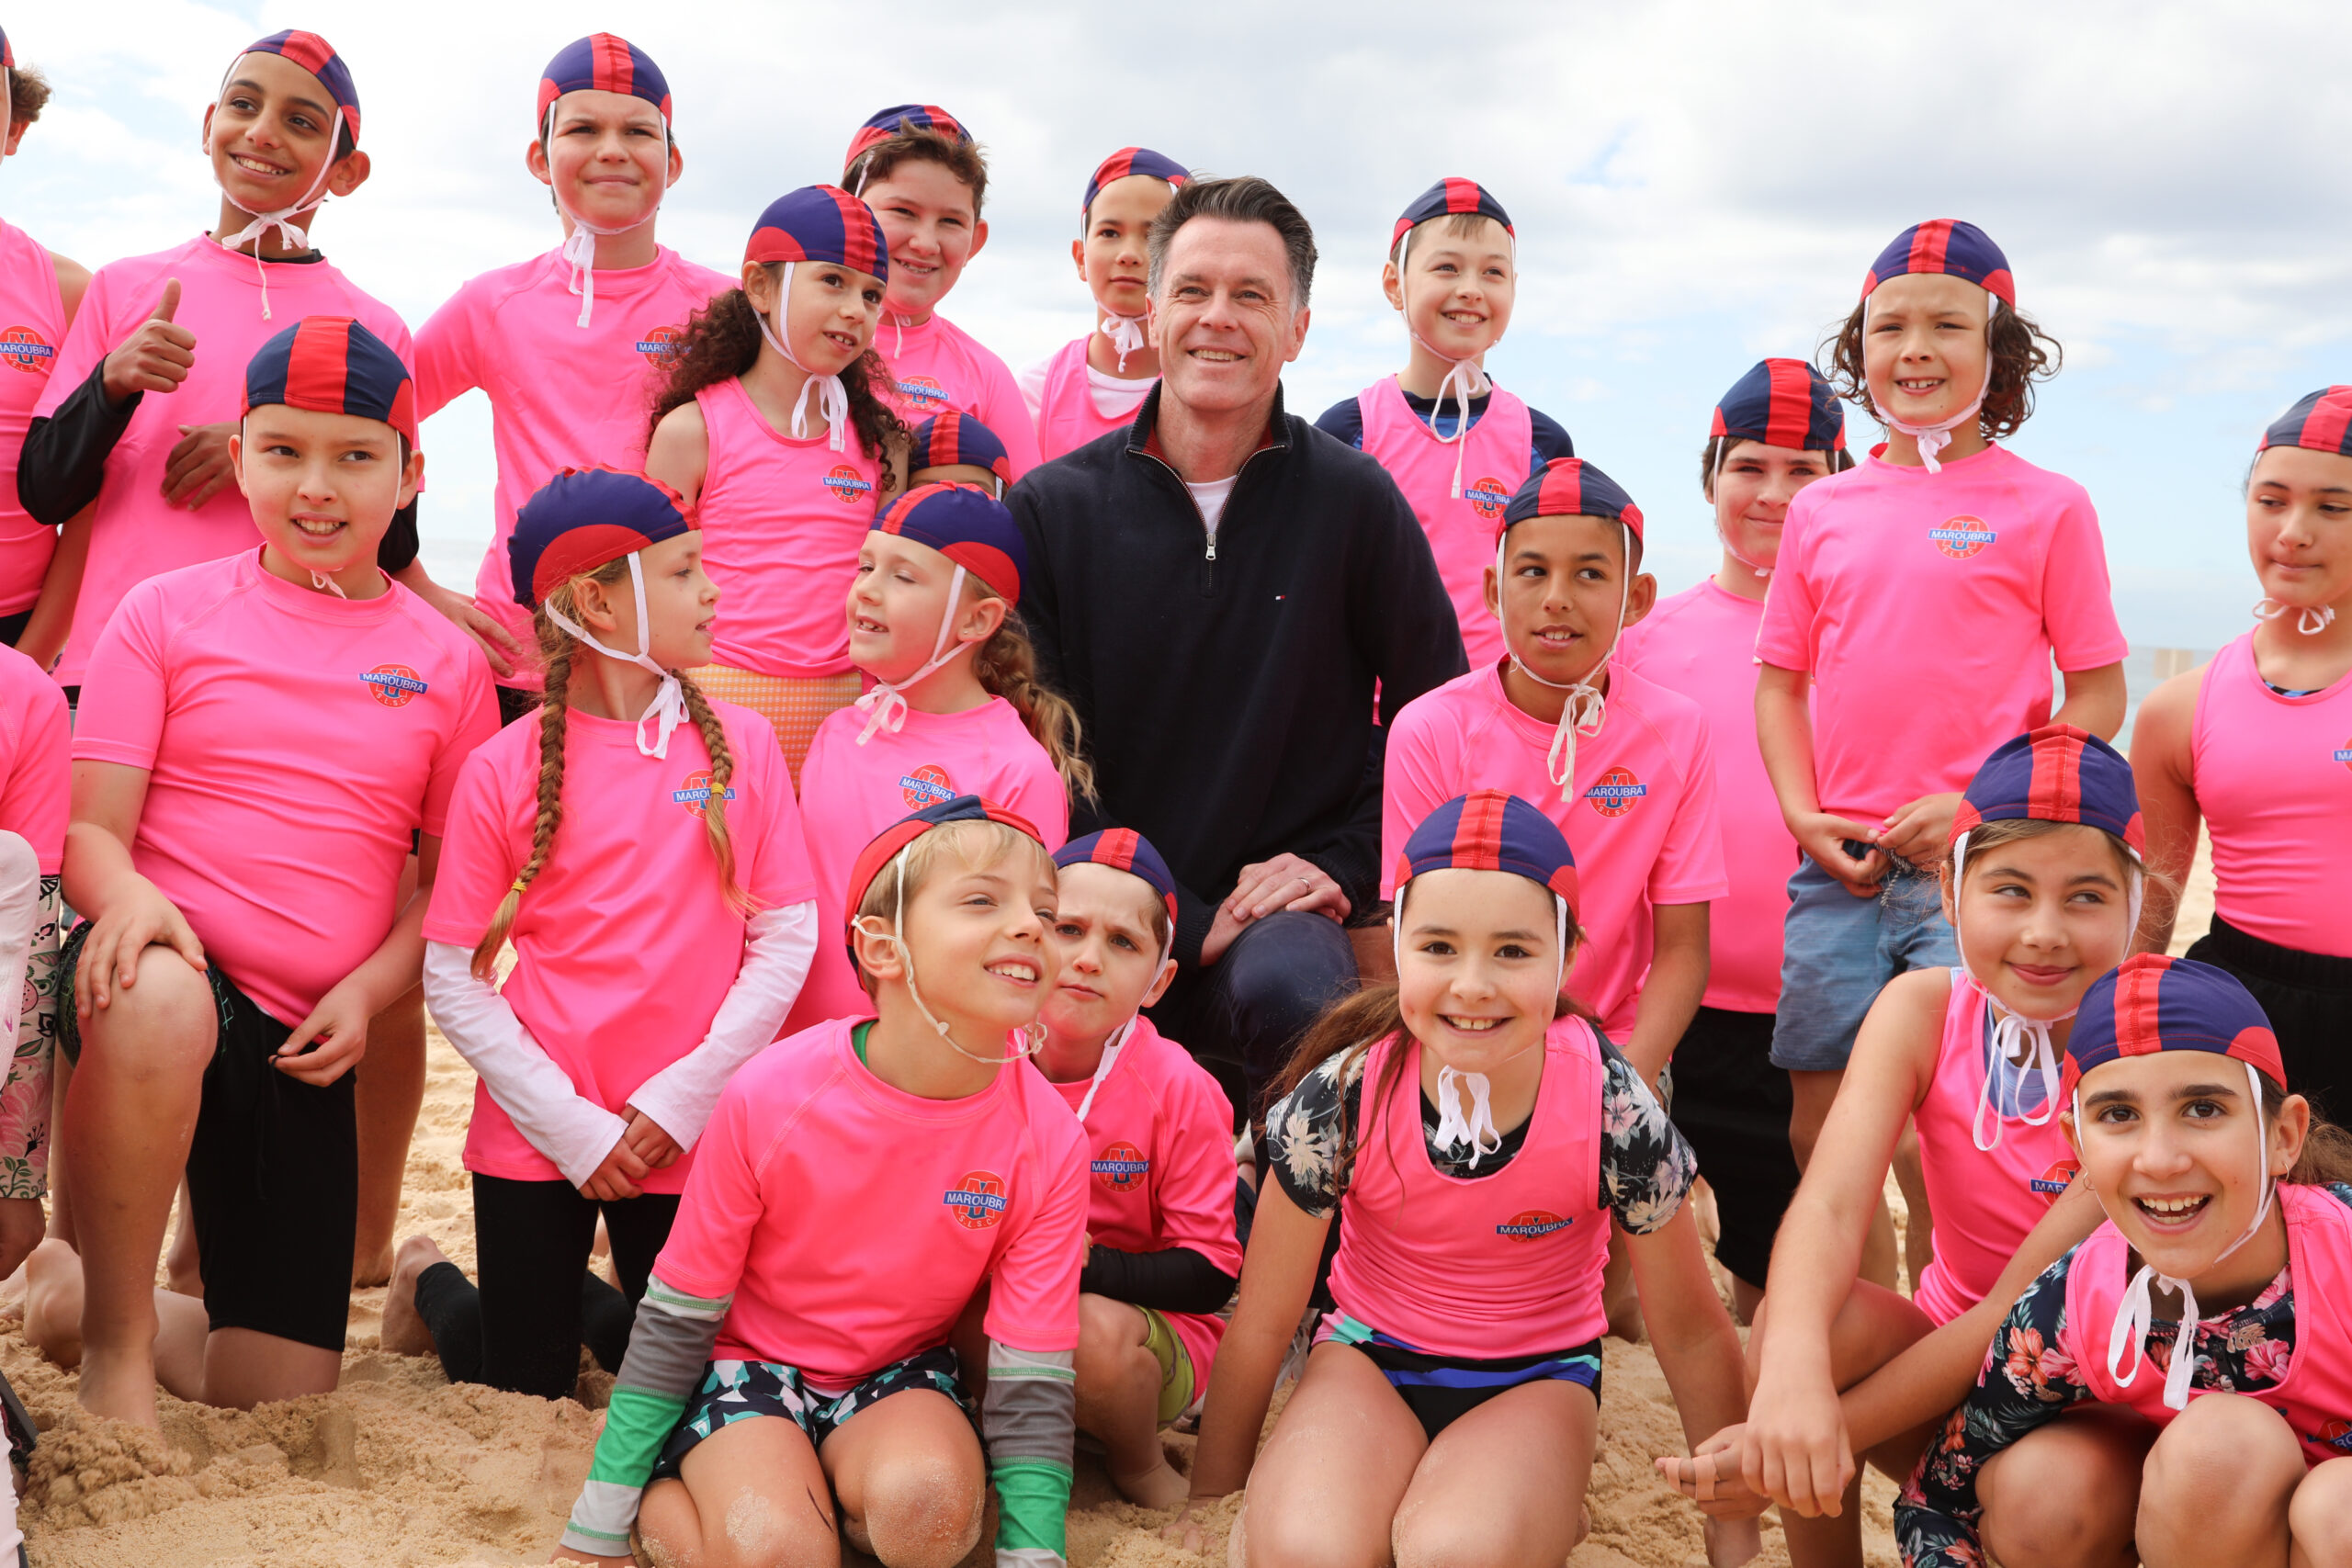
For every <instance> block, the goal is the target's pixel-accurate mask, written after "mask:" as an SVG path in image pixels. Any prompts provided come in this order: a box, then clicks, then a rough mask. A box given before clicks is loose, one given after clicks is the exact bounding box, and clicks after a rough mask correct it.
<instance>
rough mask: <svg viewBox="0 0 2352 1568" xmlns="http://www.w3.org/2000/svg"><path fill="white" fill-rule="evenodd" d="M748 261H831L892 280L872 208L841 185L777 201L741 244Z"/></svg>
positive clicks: (811, 189)
mask: <svg viewBox="0 0 2352 1568" xmlns="http://www.w3.org/2000/svg"><path fill="white" fill-rule="evenodd" d="M743 259H744V260H745V261H747V262H763V263H765V262H833V263H836V264H838V265H842V266H846V267H852V268H854V269H855V270H857V271H859V272H863V273H866V274H869V275H871V276H875V277H878V278H880V279H882V281H884V282H885V283H888V281H889V280H890V247H889V243H888V242H887V241H885V240H884V239H883V237H882V224H881V221H880V220H878V219H876V217H875V216H874V209H872V208H870V207H868V206H866V205H865V203H864V202H862V201H860V200H858V199H857V197H854V196H852V195H850V193H849V192H847V191H845V190H843V189H842V187H841V186H801V187H800V188H799V189H798V190H796V191H788V192H786V194H785V195H783V196H780V197H776V198H775V200H774V201H771V202H769V203H768V205H767V209H766V210H764V211H763V212H762V213H761V214H760V220H759V221H758V222H756V223H754V224H752V237H751V238H750V239H749V240H746V241H745V242H744V243H743Z"/></svg>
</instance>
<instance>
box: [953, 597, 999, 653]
mask: <svg viewBox="0 0 2352 1568" xmlns="http://www.w3.org/2000/svg"><path fill="white" fill-rule="evenodd" d="M1010 608H1011V606H1010V605H1008V604H1005V602H1004V601H1003V600H1001V599H1000V598H998V597H996V595H994V594H992V593H991V594H990V595H989V596H988V597H987V598H985V599H980V600H976V601H975V602H974V603H973V604H972V607H971V608H970V609H968V610H967V611H965V612H964V617H963V624H962V625H960V626H957V627H956V637H957V639H958V640H960V641H963V642H986V641H988V639H989V638H990V637H994V636H996V633H997V628H998V627H999V626H1002V625H1004V617H1005V615H1006V613H1007V612H1008V611H1009V610H1010Z"/></svg>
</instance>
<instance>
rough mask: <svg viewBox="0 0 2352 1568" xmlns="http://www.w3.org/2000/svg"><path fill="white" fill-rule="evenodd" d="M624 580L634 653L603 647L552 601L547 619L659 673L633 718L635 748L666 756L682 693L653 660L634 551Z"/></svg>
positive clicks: (682, 709)
mask: <svg viewBox="0 0 2352 1568" xmlns="http://www.w3.org/2000/svg"><path fill="white" fill-rule="evenodd" d="M628 580H629V584H630V586H632V587H633V588H635V589H636V590H637V651H636V652H635V653H623V652H621V651H620V650H619V649H612V648H606V647H605V645H604V644H603V643H601V642H598V641H597V640H596V639H595V638H594V637H591V636H590V635H589V634H588V628H587V627H585V626H575V625H574V624H573V623H572V620H571V616H569V615H565V614H564V613H563V612H562V611H561V610H559V609H557V608H556V607H555V606H554V605H553V604H549V605H548V606H547V612H548V620H550V621H553V622H554V623H555V624H556V625H557V626H560V627H562V628H563V630H564V632H565V633H566V634H567V635H569V636H571V637H577V638H579V639H580V640H581V641H582V642H584V643H586V644H587V645H588V646H589V647H590V648H593V649H595V650H596V651H597V652H599V653H601V654H603V655H604V656H605V658H607V659H617V660H620V661H621V662H622V663H624V664H635V665H638V666H639V667H640V668H643V669H646V670H650V671H653V673H655V674H656V675H659V676H661V677H662V684H661V685H659V686H657V687H656V688H654V692H653V705H652V706H650V707H649V708H647V709H646V710H645V713H644V715H643V716H641V717H640V718H639V719H638V721H637V750H638V754H639V756H645V757H667V756H668V755H669V754H670V732H671V731H672V730H673V729H675V728H678V726H679V725H680V724H682V723H684V720H685V716H686V694H685V691H684V688H683V687H681V686H680V685H679V684H678V677H677V675H676V673H675V672H674V671H668V670H664V669H662V666H660V665H659V664H656V663H655V662H653V623H652V622H650V621H649V620H647V619H646V617H645V569H644V568H643V567H642V566H640V565H639V564H638V558H637V557H636V556H634V555H632V556H630V557H629V558H628ZM649 724H650V725H652V726H653V727H654V736H653V739H652V740H651V742H650V743H649V742H648V741H647V740H646V739H645V727H646V726H647V725H649Z"/></svg>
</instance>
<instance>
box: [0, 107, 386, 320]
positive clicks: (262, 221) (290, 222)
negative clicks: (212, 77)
mask: <svg viewBox="0 0 2352 1568" xmlns="http://www.w3.org/2000/svg"><path fill="white" fill-rule="evenodd" d="M235 69H236V67H235V66H234V65H232V66H231V67H230V70H232V71H234V70H235ZM222 85H224V86H225V85H227V79H226V78H223V79H222ZM348 123H349V118H348V116H347V114H346V111H345V109H344V107H342V106H341V105H340V104H338V105H336V106H335V111H334V125H333V126H332V127H330V128H329V129H328V131H327V137H328V141H327V161H326V162H325V163H324V164H321V165H320V166H319V177H318V178H317V179H315V180H312V181H311V188H310V189H309V190H307V191H304V192H303V193H302V199H301V200H300V201H298V202H296V203H295V204H294V205H293V206H291V207H281V208H279V209H277V211H275V212H255V211H254V209H252V208H250V207H247V206H246V205H245V204H244V203H243V202H242V201H239V200H238V199H237V198H236V197H233V196H231V195H230V194H229V187H228V186H225V185H224V186H221V187H220V198H221V199H222V200H223V201H226V202H227V203H228V204H229V205H230V206H232V207H233V208H235V209H237V210H238V211H240V212H242V213H243V214H244V215H245V216H246V217H248V218H250V219H252V220H253V221H252V222H250V223H248V224H246V225H245V226H244V227H243V228H242V229H240V230H238V231H236V232H235V233H233V234H224V235H222V236H220V242H219V243H220V248H221V249H222V250H224V251H241V250H243V249H244V248H245V246H246V245H247V244H248V243H251V244H252V245H253V248H254V272H256V273H257V274H259V275H260V277H261V319H262V320H263V321H268V320H269V319H270V316H269V266H268V264H266V262H264V261H263V260H262V259H261V237H262V236H263V235H264V234H266V233H268V232H269V231H271V230H272V229H275V230H277V237H278V238H279V239H280V240H282V241H284V242H285V243H286V248H287V249H288V251H291V252H293V253H295V254H298V255H299V254H301V253H302V252H304V251H307V250H309V249H310V248H311V235H310V231H308V230H305V229H299V228H297V227H295V225H294V220H295V219H296V218H298V217H300V216H301V215H302V214H303V213H306V212H313V211H316V210H317V209H319V208H321V207H323V206H325V205H326V197H324V196H322V195H321V194H320V193H321V192H322V191H323V190H324V189H325V188H326V183H327V176H328V175H331V174H333V173H334V165H335V158H334V147H335V143H336V142H337V141H341V140H342V137H343V131H344V127H345V125H346V124H348ZM0 134H5V130H0ZM355 140H356V138H355ZM205 151H206V152H207V153H208V154H209V152H211V144H210V141H209V139H208V141H207V142H206V146H205Z"/></svg>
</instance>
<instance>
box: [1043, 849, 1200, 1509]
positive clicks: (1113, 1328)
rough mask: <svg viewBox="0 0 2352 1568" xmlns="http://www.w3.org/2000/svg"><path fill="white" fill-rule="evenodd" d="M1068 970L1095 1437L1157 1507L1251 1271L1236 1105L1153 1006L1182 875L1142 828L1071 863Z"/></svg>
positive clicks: (1057, 990)
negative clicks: (1221, 1313) (1240, 1209)
mask: <svg viewBox="0 0 2352 1568" xmlns="http://www.w3.org/2000/svg"><path fill="white" fill-rule="evenodd" d="M1054 863H1055V864H1056V865H1057V866H1058V867H1060V868H1061V878H1060V898H1061V908H1060V912H1059V913H1058V914H1057V916H1056V918H1055V919H1054V944H1055V948H1056V951H1057V963H1058V964H1060V973H1059V974H1058V975H1057V976H1056V978H1055V980H1054V983H1053V987H1052V989H1051V990H1050V991H1048V992H1047V993H1046V1005H1045V1008H1044V1010H1042V1011H1041V1012H1040V1013H1039V1014H1038V1015H1037V1016H1038V1021H1039V1022H1041V1023H1043V1024H1044V1025H1045V1026H1046V1043H1045V1046H1044V1048H1043V1049H1041V1050H1039V1051H1038V1053H1037V1055H1035V1057H1033V1058H1032V1060H1033V1061H1034V1062H1035V1064H1036V1066H1037V1070H1038V1071H1039V1072H1041V1073H1043V1074H1044V1075H1045V1076H1046V1081H1047V1082H1048V1083H1050V1084H1052V1085H1053V1086H1054V1088H1055V1089H1056V1090H1057V1092H1058V1093H1059V1094H1060V1095H1061V1097H1062V1098H1063V1099H1064V1100H1068V1101H1069V1105H1070V1109H1071V1110H1073V1111H1077V1112H1078V1119H1079V1121H1080V1122H1083V1123H1084V1124H1085V1127H1086V1143H1087V1148H1088V1150H1089V1152H1090V1153H1091V1156H1092V1161H1091V1176H1092V1180H1091V1181H1090V1182H1089V1183H1088V1185H1087V1193H1086V1196H1087V1205H1088V1206H1087V1224H1086V1271H1085V1273H1083V1274H1081V1275H1080V1277H1079V1282H1078V1288H1079V1290H1080V1292H1082V1293H1081V1294H1080V1296H1079V1298H1078V1308H1079V1312H1078V1317H1079V1339H1078V1425H1079V1428H1080V1430H1081V1431H1085V1432H1090V1433H1092V1434H1093V1435H1094V1436H1095V1437H1097V1438H1101V1439H1102V1441H1103V1446H1104V1447H1105V1448H1106V1449H1108V1450H1110V1471H1111V1482H1112V1484H1114V1485H1115V1486H1116V1487H1118V1489H1119V1492H1120V1495H1123V1496H1125V1497H1126V1498H1128V1499H1129V1500H1131V1501H1133V1502H1136V1503H1140V1504H1142V1505H1143V1506H1145V1507H1147V1508H1173V1507H1175V1506H1178V1505H1179V1504H1181V1503H1182V1502H1183V1500H1184V1478H1183V1477H1182V1476H1181V1475H1178V1474H1177V1473H1176V1472H1175V1471H1173V1470H1171V1469H1170V1468H1169V1465H1168V1460H1167V1457H1166V1456H1165V1455H1164V1454H1163V1453H1162V1452H1161V1450H1160V1447H1159V1432H1160V1429H1161V1428H1162V1427H1166V1426H1167V1425H1169V1423H1170V1422H1172V1421H1174V1420H1175V1419H1176V1418H1177V1417H1179V1416H1182V1415H1183V1414H1184V1413H1185V1411H1187V1410H1188V1409H1191V1408H1192V1407H1193V1405H1194V1404H1196V1403H1197V1402H1198V1400H1199V1397H1200V1395H1201V1394H1202V1393H1204V1392H1205V1391H1206V1390H1207V1388H1208V1385H1209V1369H1210V1367H1211V1365H1212V1364H1213V1362H1214V1359H1215V1357H1216V1346H1217V1341H1218V1340H1219V1339H1220V1338H1222V1337H1224V1335H1225V1321H1224V1319H1222V1318H1220V1317H1218V1316H1216V1312H1217V1310H1218V1309H1219V1308H1220V1307H1222V1306H1224V1305H1225V1304H1226V1302H1227V1300H1228V1299H1229V1298H1230V1297H1231V1296H1232V1294H1233V1283H1234V1280H1235V1278H1236V1277H1237V1276H1238V1275H1239V1274H1240V1272H1241V1247H1240V1245H1239V1243H1238V1242H1237V1241H1236V1240H1235V1239H1234V1234H1233V1202H1234V1188H1233V1183H1234V1169H1233V1104H1232V1102H1231V1101H1230V1100H1227V1099H1226V1098H1225V1091H1224V1090H1223V1089H1219V1088H1218V1087H1217V1082H1216V1078H1214V1077H1210V1076H1209V1072H1208V1069H1207V1068H1205V1067H1203V1066H1201V1065H1200V1064H1199V1063H1197V1062H1195V1061H1193V1058H1192V1056H1191V1055H1189V1054H1188V1053H1187V1052H1186V1051H1185V1049H1184V1048H1183V1047H1182V1045H1179V1044H1178V1043H1176V1042H1174V1041H1172V1040H1170V1039H1168V1038H1166V1037H1165V1036H1163V1035H1162V1034H1161V1033H1160V1032H1159V1031H1158V1030H1157V1029H1154V1028H1153V1027H1152V1025H1151V1021H1150V1020H1149V1019H1148V1018H1145V1017H1143V1016H1142V1010H1143V1009H1145V1008H1147V1007H1148V1006H1150V1005H1151V1004H1152V1003H1153V1002H1156V1001H1158V1000H1159V994H1160V992H1162V991H1164V990H1166V989H1167V987H1168V982H1169V980H1170V977H1171V976H1174V974H1175V973H1176V962H1175V959H1174V958H1173V957H1171V956H1170V943H1171V942H1172V941H1173V939H1174V932H1175V929H1176V926H1175V921H1176V879H1175V878H1174V877H1173V876H1171V875H1170V874H1169V871H1168V863H1167V862H1165V861H1163V860H1161V859H1160V858H1159V851H1157V850H1155V849H1153V848H1152V847H1151V844H1150V842H1149V841H1148V840H1146V839H1144V838H1142V837H1141V836H1139V835H1138V834H1136V832H1135V830H1134V829H1127V828H1109V829H1103V831H1101V832H1099V833H1089V834H1087V835H1086V837H1084V838H1082V839H1075V840H1071V841H1070V842H1069V843H1068V844H1065V845H1063V846H1062V848H1060V849H1059V850H1057V851H1056V852H1054Z"/></svg>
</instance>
